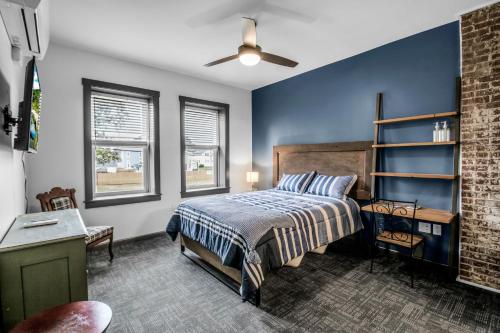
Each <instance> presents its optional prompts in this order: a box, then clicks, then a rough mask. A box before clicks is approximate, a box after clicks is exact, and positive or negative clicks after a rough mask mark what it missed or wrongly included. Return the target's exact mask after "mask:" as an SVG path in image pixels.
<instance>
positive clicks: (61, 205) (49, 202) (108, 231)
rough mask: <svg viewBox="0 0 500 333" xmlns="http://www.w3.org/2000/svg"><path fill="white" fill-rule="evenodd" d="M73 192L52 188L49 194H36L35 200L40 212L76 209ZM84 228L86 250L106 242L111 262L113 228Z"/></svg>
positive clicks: (72, 190)
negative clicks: (40, 209)
mask: <svg viewBox="0 0 500 333" xmlns="http://www.w3.org/2000/svg"><path fill="white" fill-rule="evenodd" d="M75 192H76V190H75V189H74V188H70V189H62V188H60V187H54V188H53V189H51V190H50V191H49V192H45V193H40V194H38V195H37V196H36V198H37V199H38V200H40V204H41V206H42V211H44V212H48V211H54V210H61V209H70V208H78V205H77V203H76V199H75ZM86 228H87V237H85V243H86V244H87V250H88V249H90V248H93V247H95V246H96V245H98V244H100V243H102V242H104V241H107V240H108V241H109V244H108V251H109V261H113V257H114V255H113V227H111V226H91V227H86Z"/></svg>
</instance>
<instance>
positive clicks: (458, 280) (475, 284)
mask: <svg viewBox="0 0 500 333" xmlns="http://www.w3.org/2000/svg"><path fill="white" fill-rule="evenodd" d="M456 281H457V282H460V283H463V284H466V285H469V286H472V287H476V288H479V289H483V290H487V291H490V292H492V293H495V294H500V290H498V289H495V288H491V287H487V286H483V285H481V284H479V283H475V282H471V281H467V280H462V279H461V278H460V276H458V277H457V279H456Z"/></svg>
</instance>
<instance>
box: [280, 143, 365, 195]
mask: <svg viewBox="0 0 500 333" xmlns="http://www.w3.org/2000/svg"><path fill="white" fill-rule="evenodd" d="M372 144H373V142H372V141H356V142H338V143H319V144H300V145H284V146H274V147H273V185H274V186H276V185H277V184H278V182H279V180H280V178H281V176H282V175H283V173H302V172H309V171H313V170H316V171H318V172H319V173H320V174H323V175H329V176H341V175H352V174H356V175H358V181H357V182H356V186H355V188H353V190H352V191H351V196H352V197H354V198H356V199H360V200H366V199H370V192H371V186H372V184H371V176H370V172H371V168H372V161H373V158H372V157H373V150H372Z"/></svg>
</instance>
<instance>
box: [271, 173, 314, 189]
mask: <svg viewBox="0 0 500 333" xmlns="http://www.w3.org/2000/svg"><path fill="white" fill-rule="evenodd" d="M314 176H316V171H312V172H309V173H299V174H290V175H287V174H286V173H284V174H283V177H281V180H280V182H279V184H278V187H277V189H278V190H282V191H289V192H297V193H304V191H305V190H306V188H307V186H309V184H310V183H311V180H312V179H313V178H314Z"/></svg>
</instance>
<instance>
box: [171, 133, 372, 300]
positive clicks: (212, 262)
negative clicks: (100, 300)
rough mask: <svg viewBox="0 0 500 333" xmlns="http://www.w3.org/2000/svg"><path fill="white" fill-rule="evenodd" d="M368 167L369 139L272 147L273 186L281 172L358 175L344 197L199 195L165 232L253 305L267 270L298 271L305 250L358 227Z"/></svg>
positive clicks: (179, 209) (367, 189)
mask: <svg viewBox="0 0 500 333" xmlns="http://www.w3.org/2000/svg"><path fill="white" fill-rule="evenodd" d="M371 163H372V149H371V142H366V141H363V142H349V143H332V144H306V145H285V146H275V147H273V185H274V186H276V185H277V184H278V182H279V180H280V178H281V177H282V175H283V174H284V173H287V174H295V173H304V172H309V171H311V170H316V171H317V172H318V173H320V174H325V175H332V176H338V175H347V174H356V175H357V182H356V184H355V186H354V187H353V188H352V190H351V192H350V194H349V197H345V198H332V197H325V196H319V195H313V194H304V193H303V194H301V193H294V192H288V191H282V190H278V189H270V190H264V191H256V192H247V193H238V194H225V195H217V196H211V197H200V198H196V199H191V200H188V201H185V202H183V203H181V204H180V205H179V206H178V207H177V209H176V211H175V213H174V214H173V216H172V217H171V219H170V221H169V223H168V225H167V233H168V234H169V235H170V236H171V237H172V239H174V240H175V239H176V238H177V237H178V236H179V234H180V238H181V240H180V243H181V251H182V253H184V254H186V252H185V251H186V248H187V249H189V250H190V252H191V253H190V254H189V256H188V257H189V258H190V259H192V260H193V261H195V262H196V263H198V264H199V265H200V266H202V267H203V268H205V269H207V270H208V271H209V272H210V273H212V274H213V275H214V276H215V277H217V278H218V279H219V280H221V281H222V282H224V283H225V284H226V285H228V286H229V287H231V288H233V289H234V290H236V291H238V292H239V293H240V295H241V297H242V299H243V300H244V301H245V300H254V303H255V305H257V306H258V305H259V303H260V295H261V286H262V285H263V283H264V281H265V278H266V275H267V273H268V272H270V271H271V270H273V269H277V268H279V267H282V266H284V265H291V266H297V265H298V264H300V261H301V260H302V258H303V256H304V254H305V253H307V252H316V253H323V252H324V250H325V249H326V246H327V245H328V244H330V243H332V242H334V241H337V240H339V239H341V238H344V237H347V236H349V235H352V234H355V233H356V232H358V231H359V230H361V229H362V228H363V224H362V222H361V217H360V209H359V206H358V204H357V203H356V201H355V200H354V199H368V198H369V197H370V189H371V179H370V176H369V172H370V170H371Z"/></svg>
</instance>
